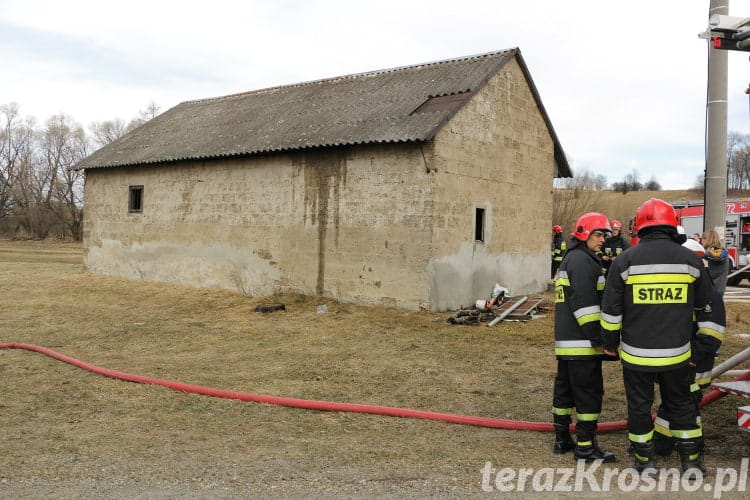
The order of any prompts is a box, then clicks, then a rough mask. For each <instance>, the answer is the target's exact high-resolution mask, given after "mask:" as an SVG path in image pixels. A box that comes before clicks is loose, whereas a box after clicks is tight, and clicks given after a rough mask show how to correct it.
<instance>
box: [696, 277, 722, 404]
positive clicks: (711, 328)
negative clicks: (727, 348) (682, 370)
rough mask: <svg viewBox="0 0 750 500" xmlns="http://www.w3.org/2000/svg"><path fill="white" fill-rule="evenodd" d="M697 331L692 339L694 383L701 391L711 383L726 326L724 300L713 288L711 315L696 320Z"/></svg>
mask: <svg viewBox="0 0 750 500" xmlns="http://www.w3.org/2000/svg"><path fill="white" fill-rule="evenodd" d="M696 326H697V331H696V332H695V337H694V338H693V346H692V350H693V363H694V364H695V382H696V383H697V384H698V385H699V386H700V387H701V388H702V389H703V388H706V387H708V385H709V384H710V383H711V370H713V368H714V361H715V360H716V354H717V352H718V351H719V348H720V347H721V343H722V342H723V341H724V332H725V330H726V326H727V315H726V310H725V308H724V298H723V297H722V296H721V294H720V293H719V291H718V290H717V289H715V288H714V291H713V294H712V295H711V314H710V316H708V317H703V318H700V319H698V322H697V325H696Z"/></svg>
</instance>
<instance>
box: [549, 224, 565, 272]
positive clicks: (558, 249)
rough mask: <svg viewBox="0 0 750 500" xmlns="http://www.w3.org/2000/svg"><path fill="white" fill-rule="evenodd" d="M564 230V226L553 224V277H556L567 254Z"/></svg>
mask: <svg viewBox="0 0 750 500" xmlns="http://www.w3.org/2000/svg"><path fill="white" fill-rule="evenodd" d="M562 232H563V231H562V227H560V226H558V225H557V224H555V225H554V226H552V274H551V276H552V279H555V273H556V272H557V269H558V268H559V267H560V263H561V262H562V260H563V256H564V255H565V250H566V249H567V245H566V244H565V239H563V235H562Z"/></svg>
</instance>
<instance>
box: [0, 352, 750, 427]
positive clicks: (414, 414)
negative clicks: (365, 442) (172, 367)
mask: <svg viewBox="0 0 750 500" xmlns="http://www.w3.org/2000/svg"><path fill="white" fill-rule="evenodd" d="M0 349H26V350H28V351H36V352H39V353H41V354H45V355H47V356H49V357H51V358H54V359H57V360H59V361H63V362H65V363H69V364H71V365H73V366H77V367H79V368H83V369H84V370H88V371H90V372H93V373H97V374H99V375H104V376H105V377H111V378H115V379H119V380H125V381H128V382H136V383H139V384H150V385H159V386H162V387H166V388H168V389H172V390H175V391H180V392H189V393H194V394H201V395H203V396H212V397H217V398H225V399H238V400H240V401H251V402H254V403H265V404H272V405H278V406H288V407H291V408H301V409H306V410H318V411H338V412H350V413H369V414H372V415H385V416H390V417H404V418H422V419H426V420H437V421H442V422H450V423H454V424H464V425H475V426H479V427H493V428H496V429H511V430H523V431H542V432H552V431H553V430H554V429H553V427H552V423H550V422H526V421H522V420H507V419H502V418H488V417H474V416H470V415H458V414H455V413H439V412H434V411H426V410H411V409H408V408H395V407H392V406H376V405H366V404H355V403H336V402H329V401H317V400H312V399H296V398H286V397H279V396H267V395H263V394H253V393H249V392H236V391H227V390H223V389H213V388H210V387H202V386H198V385H190V384H183V383H182V382H173V381H170V380H161V379H156V378H150V377H143V376H141V375H133V374H130V373H124V372H120V371H116V370H109V369H106V368H101V367H99V366H96V365H92V364H90V363H86V362H84V361H80V360H78V359H75V358H72V357H70V356H66V355H64V354H60V353H58V352H56V351H53V350H52V349H47V348H46V347H40V346H37V345H33V344H24V343H20V342H10V343H5V344H0ZM743 377H747V378H750V375H748V374H743V375H741V376H740V377H738V378H736V379H735V380H746V378H743ZM715 392H716V393H718V395H717V394H714V391H711V392H709V393H708V394H707V395H706V397H704V398H703V400H704V404H708V403H710V402H712V401H714V400H716V399H718V398H720V397H722V396H724V394H723V393H720V392H719V391H715ZM707 400H708V401H707ZM706 401H707V402H706ZM626 428H627V422H626V421H625V420H620V421H616V422H602V423H600V424H599V426H598V430H599V431H600V432H608V431H619V430H624V429H626Z"/></svg>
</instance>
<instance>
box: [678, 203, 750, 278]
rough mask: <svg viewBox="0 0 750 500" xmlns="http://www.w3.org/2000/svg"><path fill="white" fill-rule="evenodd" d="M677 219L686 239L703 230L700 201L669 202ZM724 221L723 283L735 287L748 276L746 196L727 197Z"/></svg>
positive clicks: (748, 207)
mask: <svg viewBox="0 0 750 500" xmlns="http://www.w3.org/2000/svg"><path fill="white" fill-rule="evenodd" d="M672 206H674V207H675V211H676V212H677V218H678V220H679V221H680V224H681V225H682V227H684V228H685V234H687V236H688V238H689V237H690V235H692V234H693V233H698V234H702V233H703V201H702V200H701V201H695V202H692V201H691V202H673V203H672ZM725 213H726V218H725V222H724V227H725V230H724V246H725V247H726V249H727V252H728V253H729V259H730V260H731V264H732V267H731V269H730V271H729V279H728V280H727V283H728V284H729V285H732V286H735V285H737V284H738V283H739V282H740V281H742V280H743V279H750V198H745V199H738V200H727V203H726V212H725Z"/></svg>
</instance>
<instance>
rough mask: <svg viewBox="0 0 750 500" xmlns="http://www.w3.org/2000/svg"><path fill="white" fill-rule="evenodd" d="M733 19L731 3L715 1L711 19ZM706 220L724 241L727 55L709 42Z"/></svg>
mask: <svg viewBox="0 0 750 500" xmlns="http://www.w3.org/2000/svg"><path fill="white" fill-rule="evenodd" d="M714 14H720V15H725V16H726V15H729V0H711V6H710V8H709V12H708V16H709V17H711V16H712V15H714ZM707 43H708V100H707V102H706V174H705V196H706V200H705V202H706V205H705V217H704V219H703V229H704V230H709V229H713V230H715V231H716V232H718V233H719V237H720V238H721V239H722V240H723V239H724V220H725V216H726V200H727V51H726V50H720V49H715V48H713V46H712V45H711V42H710V41H708V42H707Z"/></svg>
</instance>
